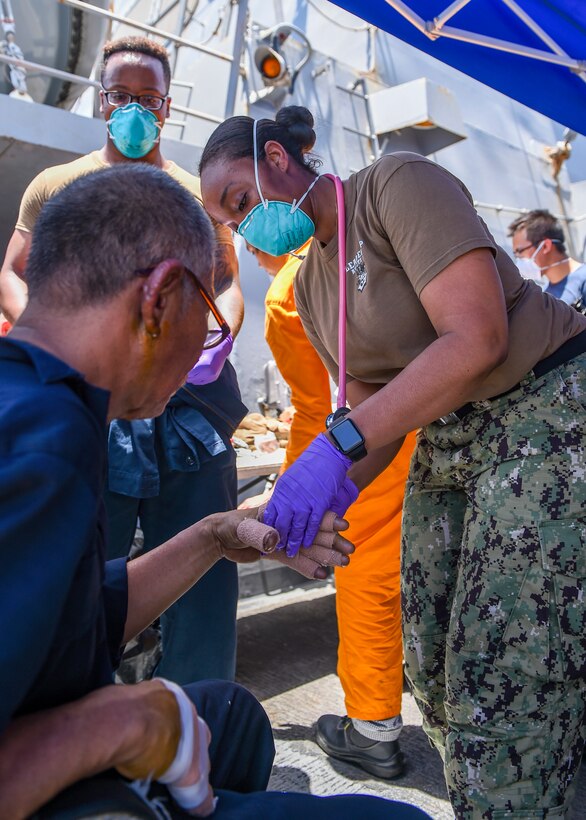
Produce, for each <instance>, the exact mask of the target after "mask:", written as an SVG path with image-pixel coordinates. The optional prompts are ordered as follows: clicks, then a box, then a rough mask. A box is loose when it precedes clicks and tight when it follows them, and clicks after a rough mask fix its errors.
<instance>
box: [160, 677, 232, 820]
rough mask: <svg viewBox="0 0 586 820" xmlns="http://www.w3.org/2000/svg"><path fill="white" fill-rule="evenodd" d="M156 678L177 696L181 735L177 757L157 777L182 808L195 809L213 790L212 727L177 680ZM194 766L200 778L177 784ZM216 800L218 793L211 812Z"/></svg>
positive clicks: (190, 810)
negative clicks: (211, 773)
mask: <svg viewBox="0 0 586 820" xmlns="http://www.w3.org/2000/svg"><path fill="white" fill-rule="evenodd" d="M157 680H160V681H161V683H162V684H164V685H165V686H166V687H167V689H169V690H170V691H171V692H173V694H174V695H175V697H176V698H177V705H178V706H179V715H180V719H181V738H180V740H179V745H178V746H177V752H176V754H175V759H174V760H173V762H172V763H171V765H170V766H169V768H168V769H167V771H166V772H164V773H163V774H162V775H161V776H160V777H158V778H157V780H158V781H159V783H164V784H165V785H166V786H167V788H168V789H169V792H170V793H171V795H172V797H173V798H174V800H175V801H176V802H177V803H178V804H179V805H180V806H181V808H182V809H185V811H188V812H193V811H194V810H195V809H198V808H199V807H200V806H201V805H202V803H204V801H205V800H206V799H207V798H208V796H209V795H210V791H211V787H210V784H209V774H210V757H209V753H208V734H209V729H208V726H207V723H206V722H205V720H203V719H202V718H200V717H199V715H197V717H196V713H195V707H194V706H193V704H192V702H191V701H190V700H189V698H188V697H187V695H186V694H185V692H184V691H183V689H181V687H180V686H177V684H176V683H173V682H172V681H169V680H165V678H157ZM194 718H196V721H197V729H198V731H197V737H196V731H195V721H194ZM196 746H197V747H199V755H198V757H195V755H194V752H195V751H196ZM191 768H194V769H197V771H199V778H198V779H197V781H196V782H195V783H192V784H190V785H187V786H179V785H177V784H178V783H180V782H181V781H182V780H185V778H186V775H187V774H188V773H189V770H190V769H191ZM217 802H218V798H217V797H215V798H214V800H213V805H212V808H211V811H210V812H209V813H208V814H211V813H212V812H213V811H214V809H215V808H216V804H217Z"/></svg>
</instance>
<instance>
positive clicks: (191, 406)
mask: <svg viewBox="0 0 586 820" xmlns="http://www.w3.org/2000/svg"><path fill="white" fill-rule="evenodd" d="M246 412H247V408H246V405H244V404H243V403H242V401H241V399H240V390H239V388H238V381H237V379H236V372H235V370H234V368H233V367H232V365H231V364H230V362H229V361H227V362H226V363H225V364H224V367H223V368H222V372H221V373H220V375H219V377H218V378H217V379H216V381H215V382H212V383H211V384H204V385H198V386H197V387H196V386H194V385H191V384H186V385H185V386H184V387H182V388H181V389H180V390H178V391H177V393H175V395H174V396H173V397H172V398H171V400H170V402H169V404H168V405H167V407H166V408H165V410H164V412H163V413H162V414H161V415H160V416H158V418H156V419H136V420H134V419H133V420H132V421H126V420H123V419H115V420H114V421H113V422H112V423H111V424H110V434H109V438H108V466H109V470H108V489H110V490H111V491H112V492H114V493H120V494H121V495H129V496H133V497H134V498H152V497H154V496H157V495H159V493H160V487H161V469H162V468H165V469H167V470H177V471H179V472H182V473H192V472H195V471H196V470H199V468H200V461H201V459H202V458H203V459H204V460H206V461H209V460H210V459H211V458H214V456H217V455H219V454H220V453H224V452H225V451H226V449H227V448H228V447H230V446H231V445H230V443H229V441H228V439H230V438H231V436H232V435H233V433H234V430H235V429H236V428H237V427H238V425H239V424H240V422H241V421H242V419H243V418H244V416H245V415H246ZM198 445H201V447H198Z"/></svg>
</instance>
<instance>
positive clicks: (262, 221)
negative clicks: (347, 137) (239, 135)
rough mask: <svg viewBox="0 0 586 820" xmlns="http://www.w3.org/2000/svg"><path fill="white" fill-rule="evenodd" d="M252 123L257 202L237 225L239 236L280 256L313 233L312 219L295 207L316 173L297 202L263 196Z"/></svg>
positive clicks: (297, 246) (273, 254)
mask: <svg viewBox="0 0 586 820" xmlns="http://www.w3.org/2000/svg"><path fill="white" fill-rule="evenodd" d="M256 123H257V121H256V120H255V121H254V125H253V127H252V134H253V143H254V178H255V180H256V190H257V191H258V195H259V197H260V202H259V203H258V205H255V207H254V208H253V209H252V210H251V211H250V213H249V214H248V215H247V216H246V217H245V218H244V219H243V220H242V222H241V223H240V225H239V226H238V233H239V234H240V236H242V237H244V239H245V240H246V241H247V242H248V243H249V244H250V245H252V246H253V247H255V248H258V250H259V251H264V252H265V253H270V254H271V255H272V256H282V255H283V254H286V253H291V251H294V250H297V248H300V247H301V246H302V245H304V244H305V243H306V242H307V240H308V239H310V237H312V236H313V235H314V233H315V225H314V224H313V220H312V219H310V217H308V216H307V214H306V213H305V211H302V210H301V208H300V207H299V206H300V205H301V203H302V202H303V200H304V199H305V197H306V196H307V195H308V194H309V192H310V191H311V189H312V188H313V186H314V185H315V183H316V182H317V181H318V179H319V177H316V178H315V179H314V181H313V182H312V183H311V185H310V186H309V188H308V189H307V191H306V192H305V193H304V194H303V196H302V197H301V199H300V200H299V202H297V200H293V202H280V201H278V200H269V199H265V198H264V196H263V194H262V191H261V189H260V181H259V178H258V150H257V137H256Z"/></svg>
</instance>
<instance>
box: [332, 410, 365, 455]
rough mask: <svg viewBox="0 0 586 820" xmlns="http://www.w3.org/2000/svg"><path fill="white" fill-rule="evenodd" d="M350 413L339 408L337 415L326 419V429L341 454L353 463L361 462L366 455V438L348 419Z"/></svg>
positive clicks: (334, 414)
mask: <svg viewBox="0 0 586 820" xmlns="http://www.w3.org/2000/svg"><path fill="white" fill-rule="evenodd" d="M349 412H350V410H349V409H348V408H347V407H339V408H338V409H337V410H336V412H335V413H330V415H329V416H328V417H327V419H326V428H327V430H328V433H329V434H330V436H331V438H332V441H333V443H334V446H335V447H336V448H337V449H338V450H339V451H340V452H341V453H343V454H344V455H345V456H348V458H349V459H351V460H352V461H360V459H361V458H364V456H365V455H366V446H365V444H364V436H363V435H362V433H361V432H360V430H359V429H358V427H357V426H356V425H355V424H354V422H353V421H352V419H347V418H346V416H347V415H348V413H349Z"/></svg>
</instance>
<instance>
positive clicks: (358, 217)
mask: <svg viewBox="0 0 586 820" xmlns="http://www.w3.org/2000/svg"><path fill="white" fill-rule="evenodd" d="M344 198H345V205H346V256H347V264H346V271H347V275H346V288H347V322H346V327H347V345H346V350H347V352H346V357H347V367H346V370H347V374H348V376H349V378H355V379H359V380H360V381H364V382H371V383H382V384H385V383H387V382H389V381H390V380H391V379H392V378H393V377H394V376H395V375H396V374H397V371H398V370H400V369H402V368H404V367H406V365H408V364H409V363H410V362H411V361H413V359H414V358H415V357H416V356H418V355H419V354H420V353H422V352H423V351H424V350H425V348H426V347H428V345H430V344H431V343H432V342H433V341H434V340H435V339H436V338H437V335H436V333H435V331H434V328H433V326H432V324H431V322H430V320H429V318H428V316H427V314H426V312H425V310H424V309H423V307H422V305H421V302H420V301H419V297H420V294H421V291H422V290H423V288H424V287H425V285H426V284H427V283H428V282H430V281H431V280H432V279H433V278H434V276H437V274H438V273H440V271H442V270H443V269H444V268H445V267H447V265H449V264H450V263H451V262H453V261H454V260H455V259H457V258H458V257H460V256H462V255H463V254H465V253H467V252H468V251H471V250H473V249H475V248H489V249H490V251H491V252H492V254H493V255H494V257H495V262H496V266H497V269H498V273H499V276H500V278H501V282H502V286H503V291H504V294H505V300H506V306H507V313H508V318H509V356H508V358H507V359H506V361H505V362H504V363H503V364H502V365H500V367H498V368H497V369H496V370H495V371H494V372H493V373H491V374H490V375H489V376H488V377H487V379H486V380H485V382H484V383H483V385H482V386H481V388H480V389H479V391H478V394H477V395H474V396H470V397H469V400H478V399H485V398H490V397H491V396H495V395H498V394H499V393H502V392H504V391H506V390H508V389H510V388H511V387H513V385H515V384H516V383H517V382H518V381H519V380H520V379H521V378H522V377H523V376H524V375H525V374H526V373H527V372H528V371H529V370H530V369H531V368H532V367H533V365H534V364H536V362H538V361H540V360H541V359H543V358H545V357H546V356H548V355H549V354H550V353H553V351H554V350H557V348H558V347H559V346H560V345H561V344H562V343H563V342H565V341H566V340H567V339H569V338H571V337H572V336H575V335H576V334H577V333H579V332H580V331H581V330H584V329H585V328H586V321H585V320H584V317H580V315H579V314H578V313H577V311H575V310H573V309H572V308H570V307H569V306H568V305H565V304H564V303H563V302H561V301H559V300H558V299H554V298H552V297H550V296H548V295H547V294H544V293H543V292H542V291H541V288H539V287H538V286H537V285H536V284H534V283H532V282H529V281H527V280H525V279H523V278H522V277H521V275H520V274H519V272H518V270H517V268H516V266H515V265H514V263H513V262H512V260H511V259H510V258H509V256H507V254H506V253H505V252H504V251H503V250H502V248H500V247H499V246H498V245H497V244H496V243H495V241H494V239H493V237H492V236H491V234H490V232H489V230H488V228H487V227H486V225H485V224H484V222H483V221H482V219H481V218H480V217H479V216H478V214H477V213H476V211H475V209H474V207H473V205H472V198H471V196H470V194H469V193H468V191H467V190H466V188H465V186H464V185H463V184H462V183H461V182H460V181H459V180H458V179H457V178H456V177H454V176H453V175H452V174H450V173H449V172H448V171H446V170H445V169H443V168H441V167H440V166H438V165H436V164H435V163H433V162H431V161H430V160H427V159H425V157H421V156H419V155H418V154H412V153H408V152H401V153H397V154H391V155H388V156H385V157H382V158H381V159H379V160H377V162H375V163H374V164H373V165H371V166H369V167H368V168H365V169H363V170H362V171H359V172H358V173H357V174H354V175H353V176H351V177H350V179H348V180H346V181H345V182H344ZM462 286H463V287H474V282H473V281H469V282H463V283H462ZM295 301H296V304H297V309H298V311H299V315H300V317H301V319H302V322H303V326H304V328H305V332H306V333H307V336H308V337H309V339H310V341H311V342H312V344H313V345H314V347H315V348H316V349H317V351H318V353H319V355H320V356H321V358H322V360H323V362H324V364H325V365H326V367H327V368H328V370H329V372H330V374H331V376H332V378H334V379H335V380H336V381H338V366H337V362H338V319H337V314H338V237H337V235H336V236H334V237H333V238H332V240H331V241H330V242H329V243H328V244H327V245H325V246H323V245H321V244H320V243H319V242H317V241H314V242H313V243H312V245H311V249H310V251H309V254H308V256H307V258H306V260H305V262H304V263H303V265H302V267H301V269H300V270H299V271H298V273H297V276H296V278H295ZM446 378H449V374H446Z"/></svg>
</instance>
